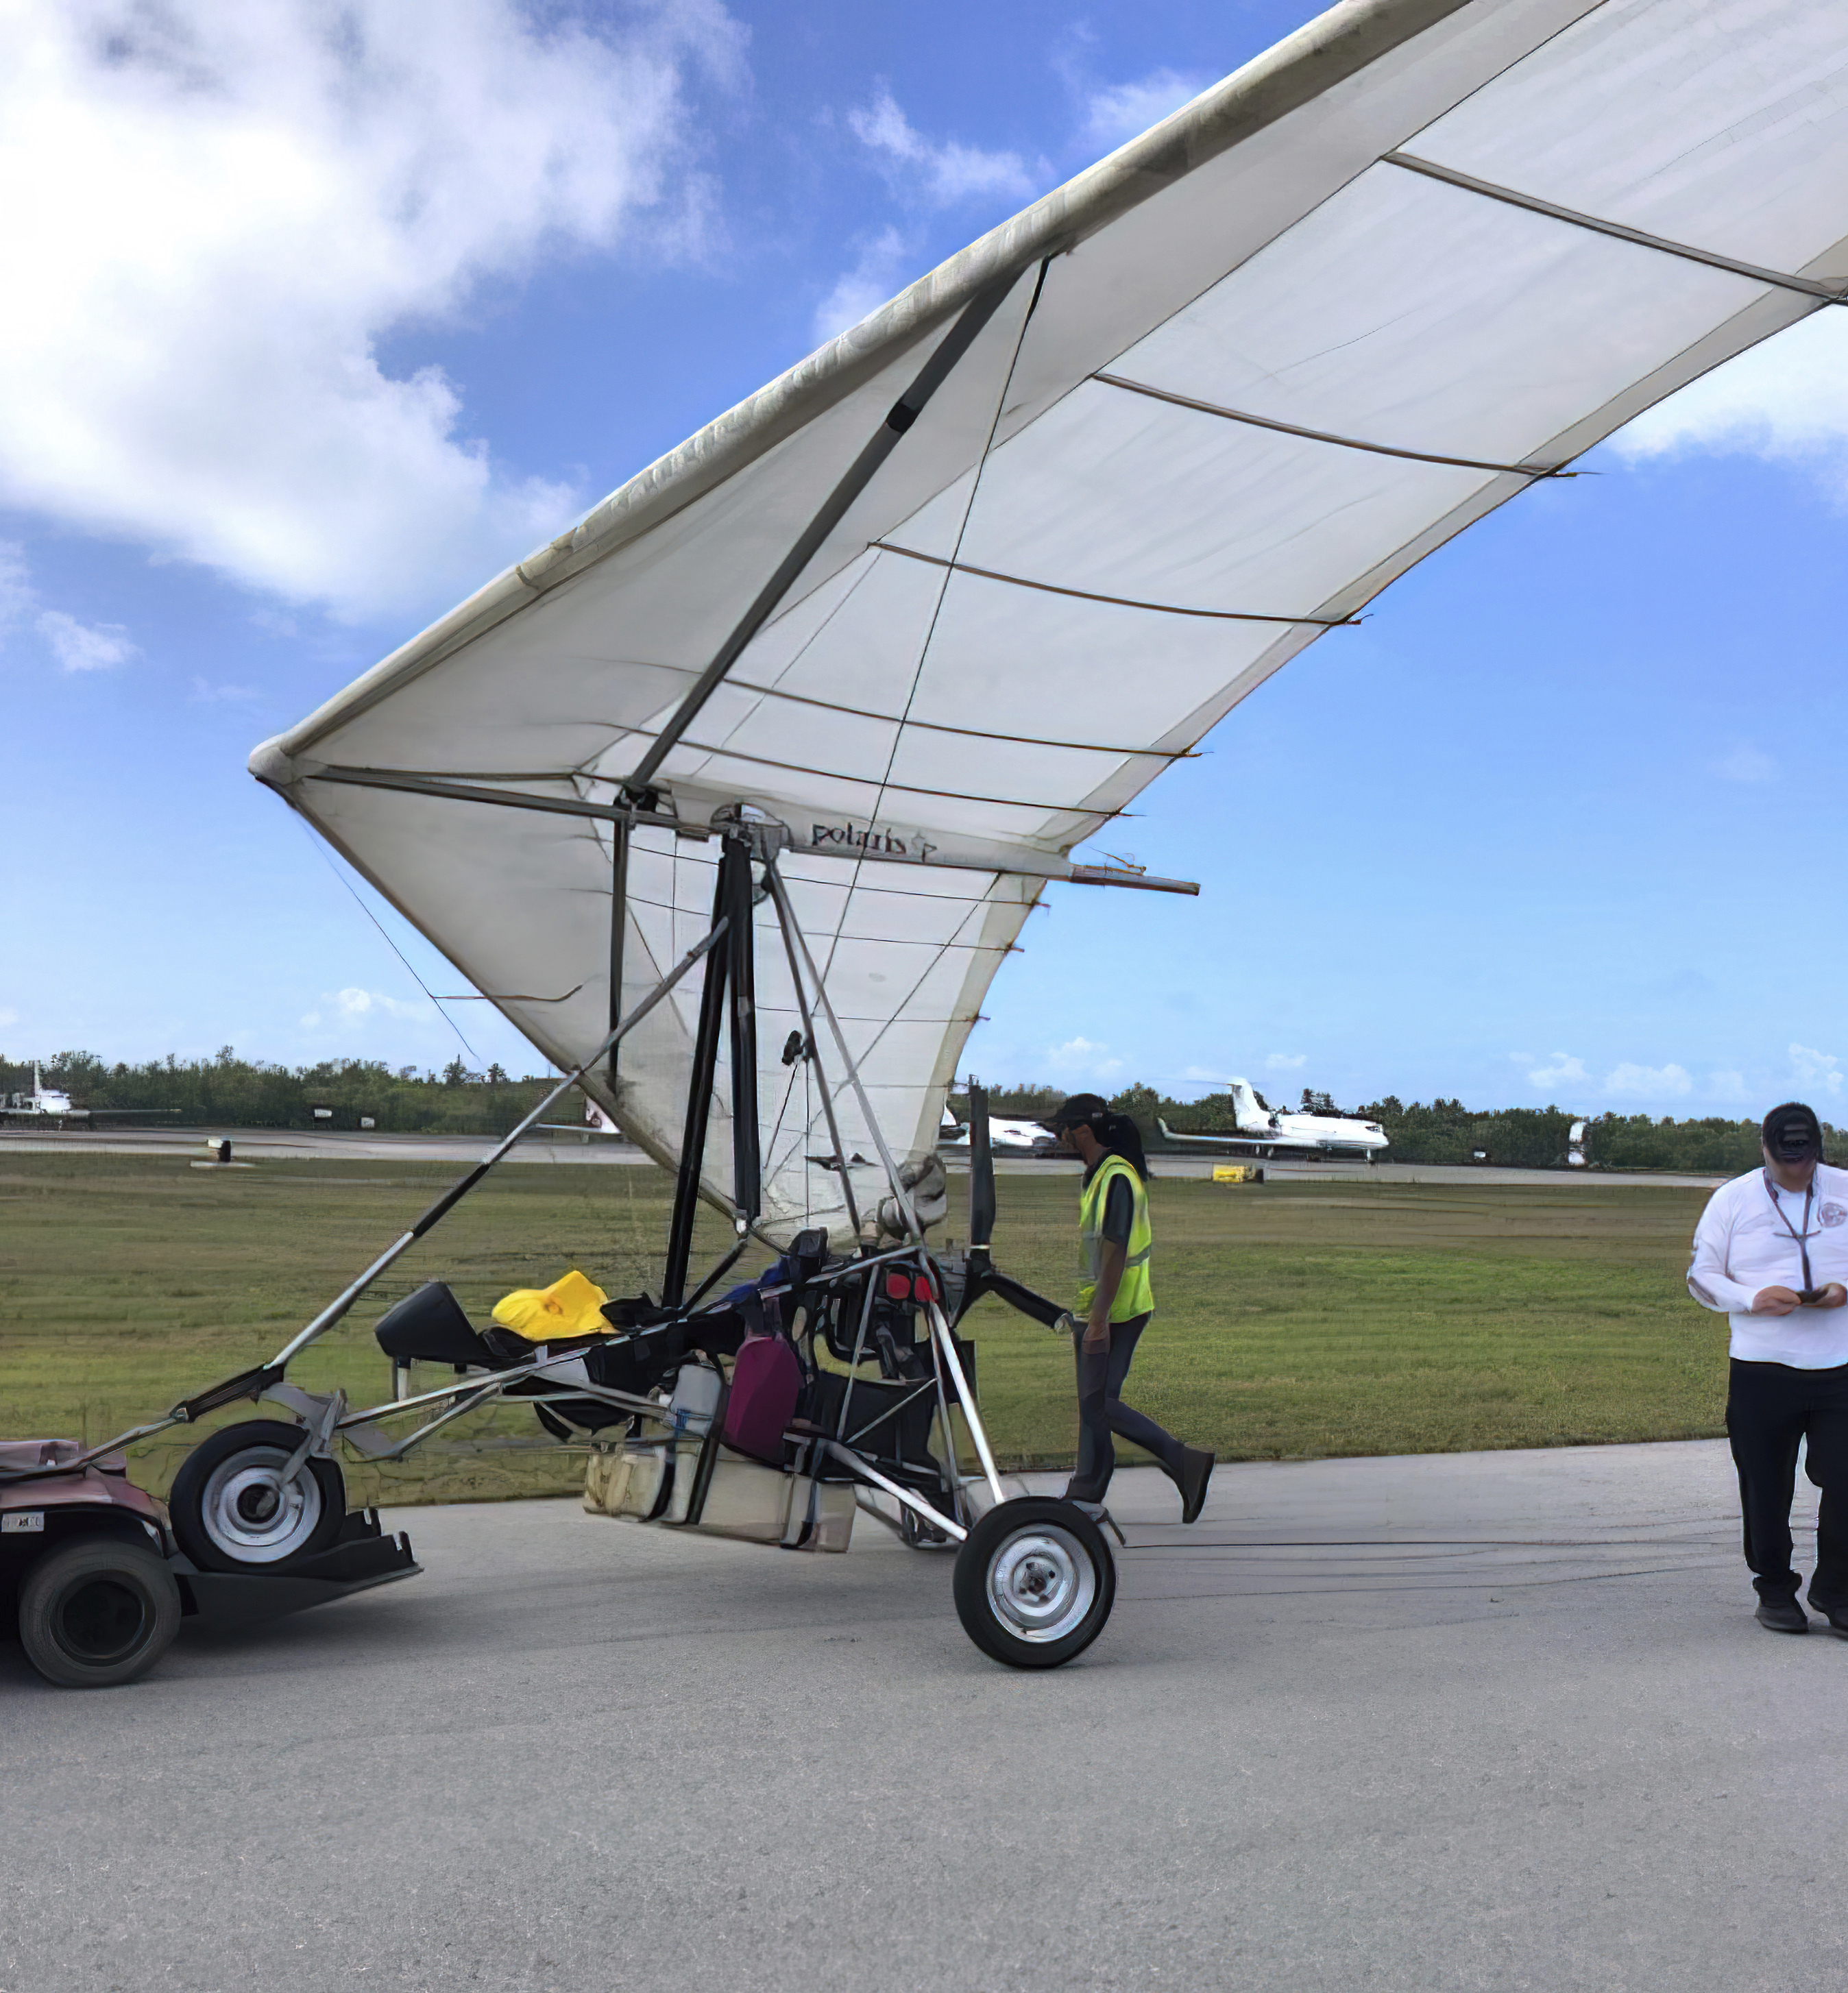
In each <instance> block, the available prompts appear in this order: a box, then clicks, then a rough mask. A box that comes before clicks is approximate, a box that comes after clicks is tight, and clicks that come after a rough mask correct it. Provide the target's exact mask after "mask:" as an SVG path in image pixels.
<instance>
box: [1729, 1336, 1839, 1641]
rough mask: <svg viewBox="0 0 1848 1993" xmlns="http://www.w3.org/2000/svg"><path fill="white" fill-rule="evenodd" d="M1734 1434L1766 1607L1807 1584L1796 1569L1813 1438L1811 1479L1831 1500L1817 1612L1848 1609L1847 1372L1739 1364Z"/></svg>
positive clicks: (1825, 1514) (1825, 1504) (1812, 1584)
mask: <svg viewBox="0 0 1848 1993" xmlns="http://www.w3.org/2000/svg"><path fill="white" fill-rule="evenodd" d="M1726 1429H1727V1432H1728V1434H1730V1436H1731V1438H1732V1442H1733V1461H1734V1463H1735V1464H1736V1465H1737V1467H1738V1469H1739V1506H1740V1508H1741V1509H1743V1510H1744V1516H1745V1561H1746V1562H1747V1564H1749V1565H1750V1567H1751V1568H1752V1572H1753V1578H1752V1583H1753V1585H1754V1587H1755V1588H1756V1589H1757V1593H1758V1595H1759V1597H1760V1598H1792V1597H1794V1596H1795V1594H1796V1592H1797V1590H1798V1587H1799V1586H1800V1585H1801V1584H1802V1578H1799V1577H1798V1574H1796V1572H1795V1571H1793V1570H1792V1568H1791V1564H1790V1551H1791V1543H1790V1504H1791V1498H1792V1496H1793V1495H1794V1494H1795V1492H1796V1485H1797V1442H1798V1441H1799V1440H1801V1439H1803V1438H1805V1437H1807V1438H1808V1440H1809V1455H1808V1458H1807V1459H1806V1461H1805V1472H1806V1473H1807V1474H1808V1475H1809V1479H1811V1480H1812V1482H1815V1485H1816V1486H1817V1487H1819V1489H1822V1502H1821V1505H1820V1508H1819V1513H1818V1516H1817V1522H1816V1567H1815V1574H1814V1575H1813V1576H1812V1578H1811V1579H1810V1581H1809V1602H1810V1604H1811V1605H1813V1606H1815V1608H1817V1609H1818V1611H1819V1612H1826V1610H1827V1609H1828V1608H1829V1607H1831V1606H1836V1605H1848V1364H1843V1365H1841V1366H1839V1367H1838V1368H1837V1369H1833V1370H1796V1369H1792V1368H1791V1366H1789V1365H1788V1364H1786V1363H1741V1362H1739V1361H1738V1360H1737V1358H1735V1359H1733V1373H1732V1380H1731V1386H1730V1389H1729V1390H1728V1392H1727V1401H1726Z"/></svg>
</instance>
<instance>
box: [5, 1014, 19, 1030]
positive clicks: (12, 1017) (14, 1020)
mask: <svg viewBox="0 0 1848 1993" xmlns="http://www.w3.org/2000/svg"><path fill="white" fill-rule="evenodd" d="M18 1023H19V1012H18V1011H17V1010H0V1031H5V1029H6V1028H7V1027H8V1026H9V1024H18Z"/></svg>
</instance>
